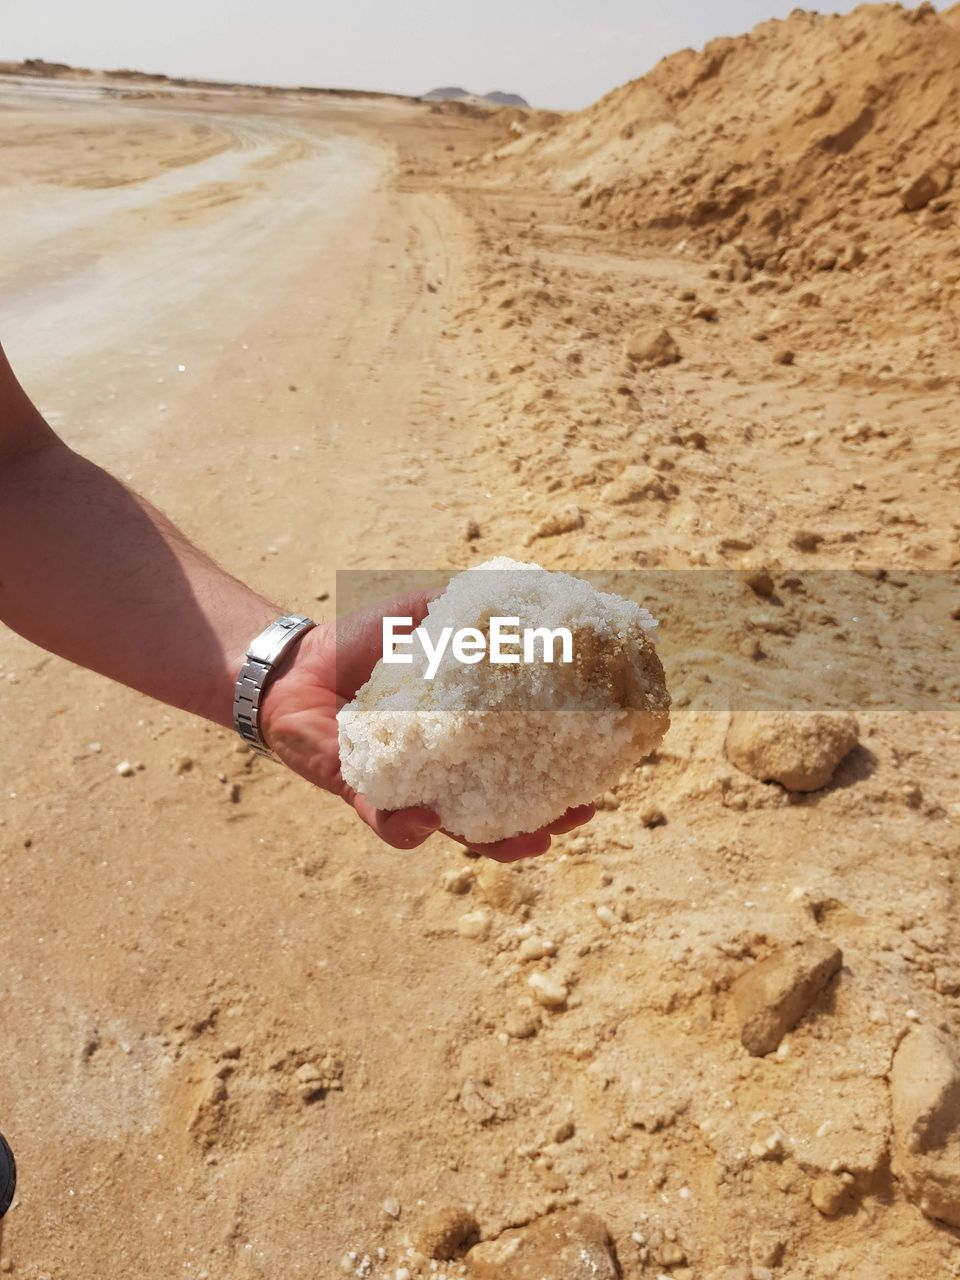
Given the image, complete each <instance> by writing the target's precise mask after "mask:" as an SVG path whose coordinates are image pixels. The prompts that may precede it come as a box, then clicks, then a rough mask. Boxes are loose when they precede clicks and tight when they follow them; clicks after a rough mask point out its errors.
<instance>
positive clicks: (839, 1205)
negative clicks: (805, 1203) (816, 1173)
mask: <svg viewBox="0 0 960 1280" xmlns="http://www.w3.org/2000/svg"><path fill="white" fill-rule="evenodd" d="M851 1181H852V1178H851V1177H850V1175H849V1174H848V1175H847V1177H846V1178H843V1177H841V1176H840V1175H839V1174H836V1173H825V1174H823V1176H822V1177H820V1178H816V1179H814V1181H813V1183H812V1184H811V1187H810V1203H811V1204H812V1205H813V1207H814V1208H815V1209H816V1211H817V1212H818V1213H822V1214H823V1216H824V1217H825V1218H835V1217H837V1215H838V1214H840V1213H843V1212H844V1210H846V1209H849V1208H852V1207H853V1204H854V1199H853V1196H852V1195H851V1192H850V1182H851Z"/></svg>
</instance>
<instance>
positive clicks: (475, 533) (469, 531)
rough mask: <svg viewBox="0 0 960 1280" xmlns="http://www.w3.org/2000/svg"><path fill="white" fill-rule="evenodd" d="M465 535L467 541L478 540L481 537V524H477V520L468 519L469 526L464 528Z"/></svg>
mask: <svg viewBox="0 0 960 1280" xmlns="http://www.w3.org/2000/svg"><path fill="white" fill-rule="evenodd" d="M463 536H464V537H465V538H466V540H467V542H476V540H477V539H478V538H479V537H480V526H479V525H478V524H477V522H476V520H468V521H467V527H466V529H465V530H464V534H463Z"/></svg>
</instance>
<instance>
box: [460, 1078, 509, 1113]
mask: <svg viewBox="0 0 960 1280" xmlns="http://www.w3.org/2000/svg"><path fill="white" fill-rule="evenodd" d="M460 1106H461V1107H462V1108H463V1109H464V1111H465V1112H466V1113H467V1115H468V1116H469V1117H470V1119H471V1120H476V1122H477V1123H478V1124H492V1123H493V1122H494V1121H495V1120H509V1119H510V1117H511V1115H512V1114H513V1111H512V1109H511V1107H510V1105H509V1104H508V1103H507V1101H506V1100H505V1099H504V1097H503V1095H502V1094H500V1093H498V1092H497V1090H496V1089H494V1088H493V1087H492V1086H491V1085H488V1084H485V1083H484V1082H483V1081H482V1080H468V1081H467V1082H466V1084H465V1085H464V1086H463V1088H462V1089H461V1090H460Z"/></svg>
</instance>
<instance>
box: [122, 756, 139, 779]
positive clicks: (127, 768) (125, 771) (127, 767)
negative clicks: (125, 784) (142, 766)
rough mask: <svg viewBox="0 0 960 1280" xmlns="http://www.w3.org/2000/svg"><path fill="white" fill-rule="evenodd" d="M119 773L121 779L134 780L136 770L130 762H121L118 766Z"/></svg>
mask: <svg viewBox="0 0 960 1280" xmlns="http://www.w3.org/2000/svg"><path fill="white" fill-rule="evenodd" d="M117 773H119V775H120V777H121V778H132V777H133V775H134V774H135V773H136V769H134V767H133V765H132V764H131V763H130V761H129V760H121V761H120V763H119V764H118V765H117Z"/></svg>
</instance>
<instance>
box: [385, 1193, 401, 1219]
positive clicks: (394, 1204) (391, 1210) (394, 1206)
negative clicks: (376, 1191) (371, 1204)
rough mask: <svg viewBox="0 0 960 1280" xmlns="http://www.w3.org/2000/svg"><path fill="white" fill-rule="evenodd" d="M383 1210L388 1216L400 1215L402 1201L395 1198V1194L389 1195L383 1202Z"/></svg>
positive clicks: (397, 1216)
mask: <svg viewBox="0 0 960 1280" xmlns="http://www.w3.org/2000/svg"><path fill="white" fill-rule="evenodd" d="M383 1212H384V1213H385V1214H386V1215H387V1217H388V1218H399V1217H400V1201H399V1200H395V1199H394V1197H393V1196H388V1197H387V1199H386V1200H384V1202H383Z"/></svg>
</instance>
